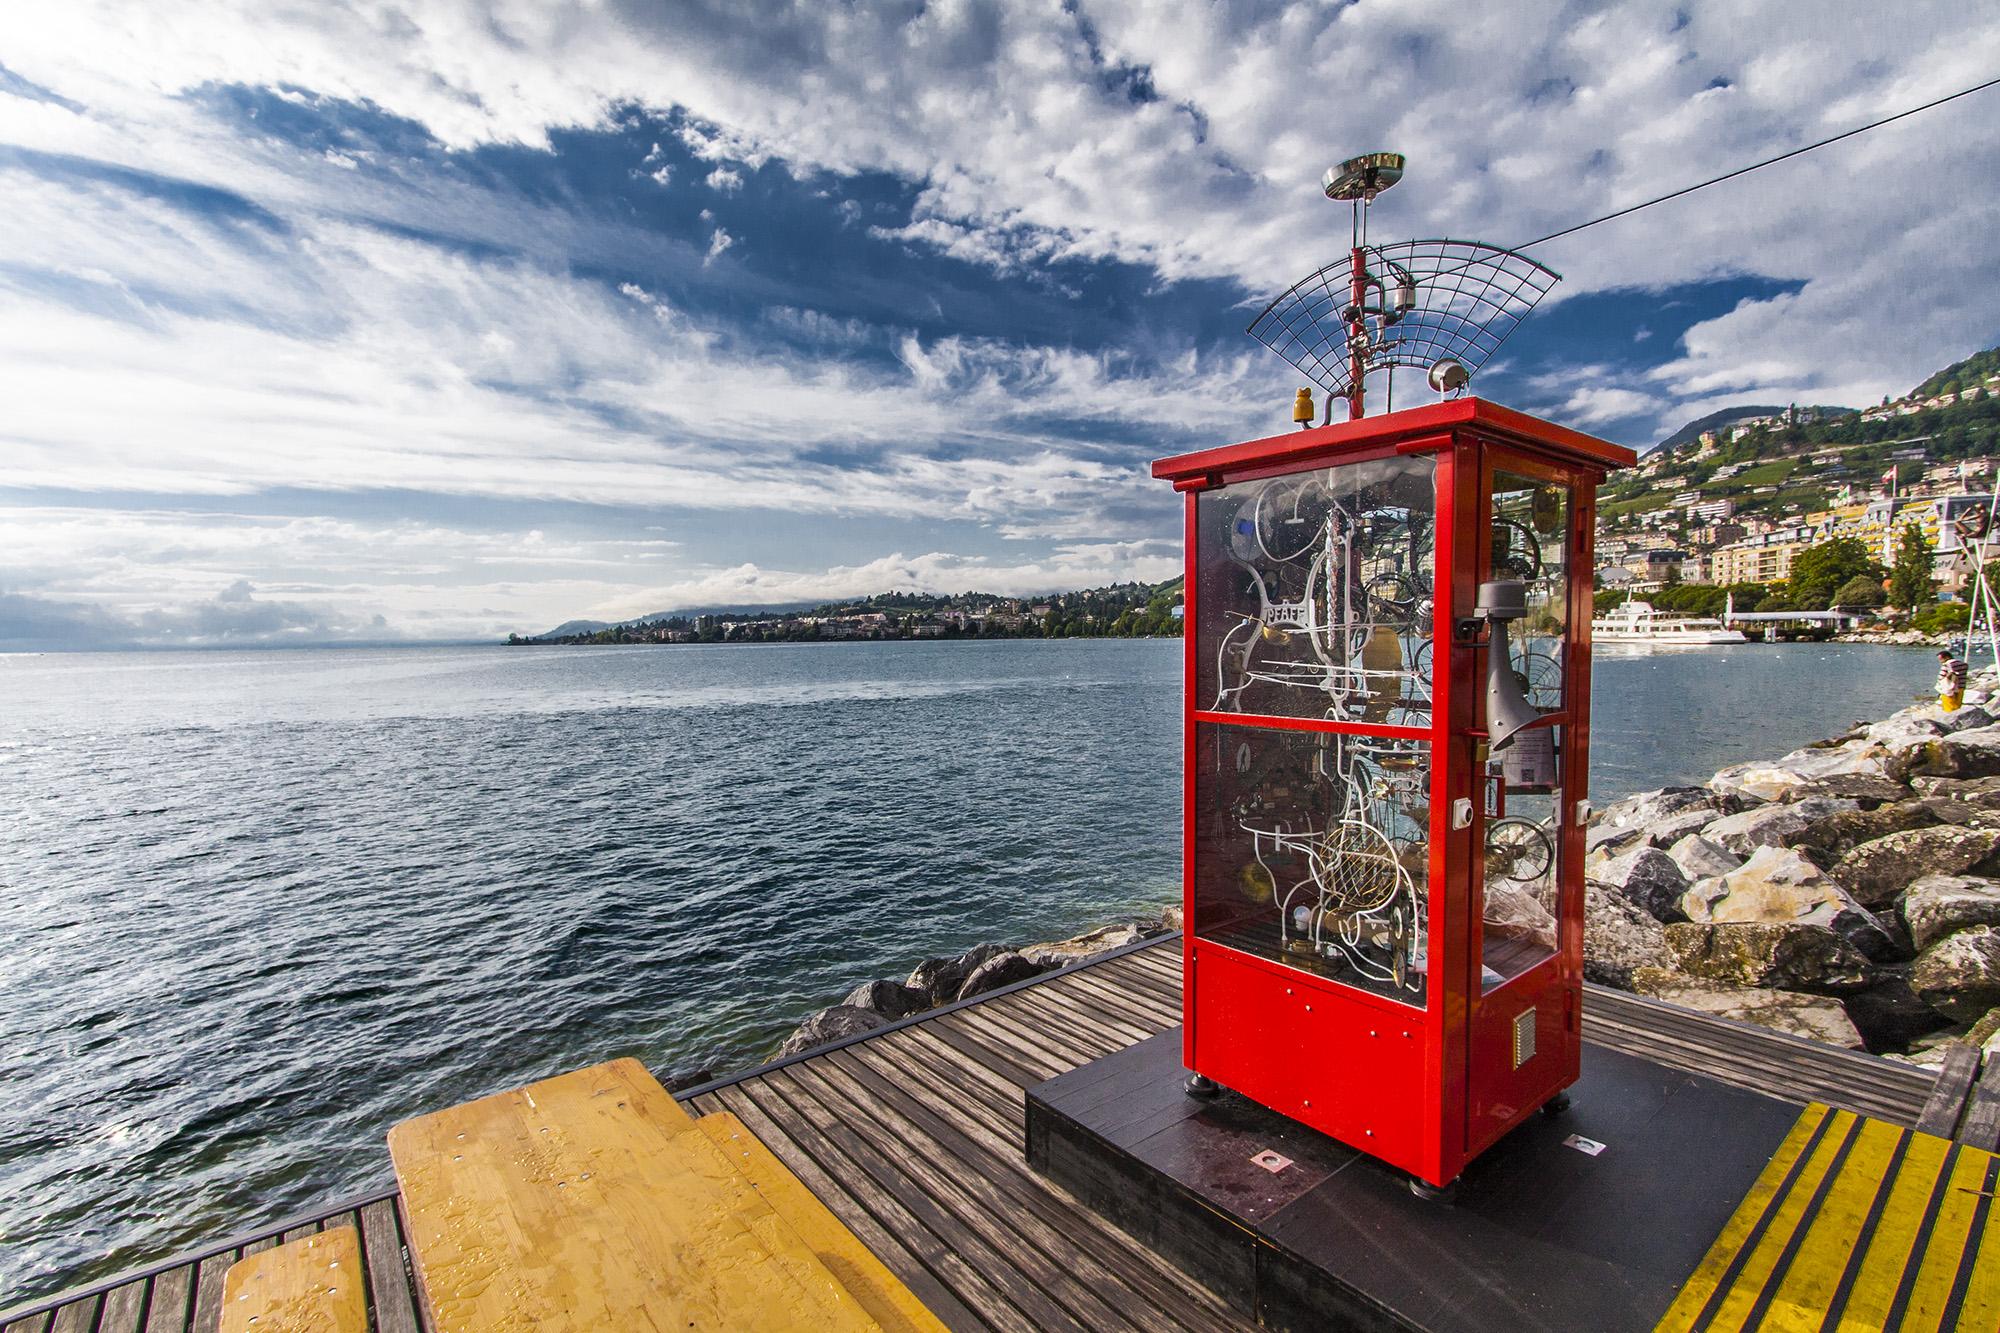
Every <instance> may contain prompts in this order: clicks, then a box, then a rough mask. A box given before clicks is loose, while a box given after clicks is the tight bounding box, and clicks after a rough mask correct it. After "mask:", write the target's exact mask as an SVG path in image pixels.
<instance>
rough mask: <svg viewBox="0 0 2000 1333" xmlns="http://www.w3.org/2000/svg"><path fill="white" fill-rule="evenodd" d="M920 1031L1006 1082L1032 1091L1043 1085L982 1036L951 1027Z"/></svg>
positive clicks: (932, 1025) (933, 1026)
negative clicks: (952, 1047) (957, 1050)
mask: <svg viewBox="0 0 2000 1333" xmlns="http://www.w3.org/2000/svg"><path fill="white" fill-rule="evenodd" d="M914 1030H916V1031H921V1032H924V1033H926V1034H928V1035H930V1036H931V1037H934V1038H936V1039H937V1040H938V1041H942V1042H949V1043H950V1044H951V1045H952V1046H954V1047H956V1048H957V1049H959V1050H961V1051H963V1052H965V1053H966V1055H967V1057H968V1058H970V1059H972V1060H973V1061H974V1062H976V1063H977V1064H978V1065H979V1066H980V1067H981V1068H984V1069H990V1070H992V1071H993V1073H994V1074H995V1076H997V1077H999V1078H1004V1079H1006V1080H1007V1081H1008V1082H1009V1083H1012V1084H1014V1085H1015V1086H1016V1087H1021V1088H1026V1087H1031V1086H1033V1085H1034V1084H1036V1083H1039V1082H1041V1081H1042V1076H1041V1075H1040V1074H1037V1073H1036V1072H1035V1071H1034V1070H1032V1069H1030V1068H1029V1067H1028V1066H1026V1065H1024V1064H1022V1063H1021V1062H1020V1061H1018V1060H1016V1059H1015V1058H1014V1057H1013V1056H1012V1055H1011V1054H1009V1053H1008V1052H1007V1051H1006V1050H1005V1049H1003V1048H1001V1047H999V1046H996V1045H994V1044H993V1043H992V1042H990V1041H988V1040H986V1039H984V1038H982V1037H981V1036H979V1034H977V1033H975V1032H971V1031H969V1030H967V1029H966V1028H963V1027H957V1026H954V1025H952V1024H950V1023H945V1022H941V1021H940V1022H934V1023H924V1024H922V1025H920V1026H919V1027H918V1028H916V1029H914Z"/></svg>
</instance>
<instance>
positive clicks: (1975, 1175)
mask: <svg viewBox="0 0 2000 1333" xmlns="http://www.w3.org/2000/svg"><path fill="white" fill-rule="evenodd" d="M1992 1160H1993V1157H1992V1154H1990V1153H1983V1152H1980V1151H1979V1150H1977V1149H1968V1148H1961V1149H1959V1153H1958V1161H1957V1162H1956V1163H1954V1164H1953V1166H1952V1169H1951V1181H1950V1183H1949V1184H1947V1185H1946V1186H1945V1192H1944V1202H1943V1204H1942V1205H1940V1206H1939V1208H1938V1212H1937V1221H1936V1222H1934V1223H1933V1224H1932V1225H1931V1234H1930V1239H1929V1242H1928V1243H1927V1244H1926V1245H1925V1246H1924V1262H1923V1267H1921V1268H1919V1269H1918V1270H1917V1282H1916V1285H1915V1286H1914V1287H1912V1288H1911V1289H1910V1304H1909V1306H1908V1307H1907V1308H1906V1309H1905V1310H1904V1311H1903V1322H1902V1325H1901V1327H1902V1330H1903V1333H1935V1330H1936V1329H1937V1326H1938V1324H1939V1323H1940V1322H1941V1321H1942V1320H1943V1319H1944V1311H1945V1307H1946V1306H1947V1305H1949V1304H1950V1303H1951V1288H1952V1284H1953V1283H1954V1282H1956V1281H1957V1279H1958V1269H1959V1265H1961V1264H1963V1263H1964V1262H1965V1255H1966V1250H1967V1248H1968V1246H1967V1236H1968V1235H1969V1233H1970V1232H1971V1230H1972V1215H1973V1213H1974V1212H1975V1211H1976V1210H1977V1209H1978V1206H1979V1194H1980V1191H1981V1190H1982V1189H1984V1188H1985V1186H1986V1166H1987V1163H1989V1162H1991V1161H1992ZM1961 1327H1971V1326H1970V1325H1964V1324H1961Z"/></svg>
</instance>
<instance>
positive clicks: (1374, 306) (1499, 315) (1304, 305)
mask: <svg viewBox="0 0 2000 1333" xmlns="http://www.w3.org/2000/svg"><path fill="white" fill-rule="evenodd" d="M1361 253H1362V256H1363V263H1364V273H1363V293H1362V300H1361V302H1360V303H1359V304H1358V305H1357V303H1356V302H1355V300H1354V267H1353V263H1352V260H1351V259H1341V260H1339V261H1337V262H1335V263H1332V264H1328V265H1327V266H1326V267H1325V268H1323V269H1320V270H1319V271H1318V272H1316V273H1313V274H1310V275H1308V276H1306V277H1304V278H1301V279H1300V280H1299V281H1298V282H1296V283H1294V284H1293V285H1292V286H1291V287H1290V288H1289V289H1288V290H1287V291H1286V292H1285V293H1284V294H1283V295H1282V296H1280V297H1279V298H1278V299H1277V300H1275V301H1273V302H1271V304H1270V305H1269V306H1267V307H1265V310H1264V313H1263V314H1261V315H1259V316H1257V318H1256V319H1255V320H1253V321H1252V322H1251V324H1250V329H1249V332H1250V336H1251V337H1253V338H1255V339H1256V340H1257V341H1259V342H1261V343H1263V344H1264V345H1265V346H1266V347H1268V348H1270V349H1271V350H1272V351H1274V352H1276V353H1277V354H1278V355H1279V356H1281V357H1283V358H1285V360H1287V361H1289V362H1291V363H1292V364H1293V365H1294V366H1297V367H1298V368H1299V370H1300V371H1301V372H1302V373H1303V374H1304V375H1305V376H1306V378H1307V379H1309V380H1311V381H1312V382H1313V383H1314V384H1317V385H1319V386H1320V387H1321V388H1322V389H1324V390H1326V391H1327V392H1328V393H1329V394H1332V395H1333V396H1335V397H1345V396H1347V395H1348V393H1349V392H1350V391H1351V390H1352V389H1353V388H1354V377H1353V373H1352V367H1353V364H1354V355H1355V353H1356V352H1359V353H1360V359H1361V362H1362V366H1363V373H1366V371H1369V370H1375V369H1379V368H1381V367H1384V366H1414V367H1416V368H1418V369H1421V370H1425V371H1428V370H1430V369H1431V367H1433V366H1435V365H1437V364H1438V363H1439V362H1440V361H1442V360H1445V359H1447V358H1449V359H1451V360H1453V361H1457V362H1460V363H1462V364H1463V365H1464V367H1465V369H1466V371H1467V372H1468V373H1470V372H1473V371H1477V370H1478V369H1479V368H1480V367H1481V366H1483V365H1485V364H1486V362H1487V360H1488V359H1489V358H1490V357H1491V356H1492V355H1493V353H1494V352H1495V351H1496V350H1498V348H1499V346H1500V344H1501V343H1502V342H1504V341H1506V339H1507V335H1508V334H1510V333H1512V332H1513V331H1514V326H1515V325H1517V324H1519V323H1520V322H1521V320H1522V318H1523V317H1525V316H1526V315H1527V313H1528V312H1529V311H1531V310H1533V309H1534V308H1535V305H1536V303H1537V302H1539V301H1540V300H1541V299H1542V298H1543V297H1544V296H1546V295H1548V293H1549V289H1550V288H1552V287H1554V286H1555V285H1556V284H1557V283H1558V282H1560V281H1562V275H1561V274H1559V273H1557V272H1555V271H1554V270H1553V269H1549V268H1545V267H1543V266H1542V265H1540V264H1537V263H1536V262H1535V261H1534V260H1532V259H1530V258H1528V257H1527V256H1526V255H1523V254H1520V253H1518V252H1516V251H1513V250H1502V249H1500V248H1499V247H1498V246H1492V245H1482V244H1480V243H1479V242H1477V241H1450V240H1434V241H1403V242H1399V243H1397V244H1394V245H1368V246H1363V247H1361Z"/></svg>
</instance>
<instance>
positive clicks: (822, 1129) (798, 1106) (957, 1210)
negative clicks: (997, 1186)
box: [763, 1065, 1077, 1328]
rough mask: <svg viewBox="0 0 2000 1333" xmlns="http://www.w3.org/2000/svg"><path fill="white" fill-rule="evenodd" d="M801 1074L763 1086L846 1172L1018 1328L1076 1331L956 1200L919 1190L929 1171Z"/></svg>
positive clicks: (788, 1072) (932, 1176) (787, 1072)
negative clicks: (915, 1226)
mask: <svg viewBox="0 0 2000 1333" xmlns="http://www.w3.org/2000/svg"><path fill="white" fill-rule="evenodd" d="M804 1068H805V1067H804V1066H797V1065H795V1066H793V1067H792V1068H790V1069H784V1070H779V1071H778V1072H776V1073H774V1074H772V1075H770V1076H769V1077H768V1078H766V1079H765V1080H763V1082H764V1084H765V1086H766V1087H768V1088H770V1089H772V1090H773V1091H775V1092H777V1093H778V1094H779V1095H780V1096H781V1097H782V1098H783V1099H784V1102H785V1104H786V1106H787V1107H789V1109H790V1111H791V1112H792V1114H794V1115H797V1116H801V1117H803V1118H804V1119H805V1120H806V1121H807V1122H808V1123H810V1124H811V1125H812V1127H813V1128H814V1129H815V1130H816V1131H818V1132H819V1133H820V1134H821V1135H822V1136H824V1137H825V1138H826V1139H828V1140H829V1141H831V1142H833V1143H836V1144H838V1146H839V1148H840V1150H841V1152H842V1153H843V1154H844V1155H845V1156H846V1157H847V1159H848V1161H849V1163H850V1164H851V1169H853V1170H854V1171H856V1172H857V1173H858V1174H859V1175H860V1176H862V1177H865V1179H866V1180H867V1181H868V1183H869V1186H870V1187H871V1188H872V1189H874V1190H875V1191H877V1192H878V1194H879V1195H880V1196H882V1197H884V1198H886V1199H893V1200H895V1201H896V1203H897V1204H899V1205H900V1206H901V1207H902V1209H903V1210H904V1211H905V1212H907V1213H908V1214H909V1215H910V1217H911V1218H912V1219H914V1220H916V1221H918V1222H920V1223H921V1225H922V1226H923V1228H924V1229H925V1230H927V1231H928V1232H929V1233H930V1234H931V1235H933V1236H935V1237H937V1238H938V1240H939V1241H941V1242H942V1243H943V1244H944V1245H945V1247H946V1248H948V1249H949V1250H950V1251H951V1252H953V1253H955V1254H959V1255H962V1256H963V1257H964V1259H965V1261H966V1263H967V1264H968V1265H969V1266H970V1267H972V1268H975V1269H976V1270H977V1271H978V1272H979V1273H980V1275H981V1276H982V1277H983V1278H984V1279H985V1280H986V1283H987V1285H988V1286H989V1287H990V1288H991V1289H992V1290H993V1292H994V1294H995V1295H996V1296H997V1297H999V1298H1000V1299H1002V1300H1004V1301H1005V1302H1006V1304H1007V1305H1008V1306H1010V1307H1011V1308H1012V1309H1013V1310H1014V1311H1017V1312H1018V1314H1019V1316H1020V1318H1021V1319H1022V1320H1023V1321H1024V1323H1025V1326H1027V1327H1031V1328H1073V1327H1076V1326H1077V1325H1076V1323H1075V1321H1074V1320H1073V1319H1072V1318H1071V1317H1070V1315H1069V1313H1068V1311H1067V1309H1066V1308H1065V1307H1064V1305H1063V1303H1062V1302H1061V1301H1059V1300H1057V1299H1055V1298H1053V1297H1051V1296H1050V1295H1049V1294H1048V1292H1047V1290H1046V1289H1045V1288H1044V1287H1043V1286H1042V1285H1041V1284H1040V1283H1038V1282H1036V1281H1035V1280H1033V1278H1032V1277H1031V1276H1030V1275H1029V1274H1028V1273H1026V1272H1024V1271H1023V1270H1022V1269H1021V1267H1020V1266H1019V1264H1018V1262H1017V1260H1018V1258H1019V1256H1017V1255H1013V1254H1009V1253H1007V1252H1006V1250H1005V1249H1004V1248H1003V1247H995V1246H994V1245H993V1244H991V1243H990V1242H989V1240H988V1239H987V1236H986V1234H985V1233H984V1232H983V1231H982V1230H981V1229H980V1228H979V1227H978V1226H976V1225H973V1224H971V1223H969V1222H968V1219H967V1217H966V1215H965V1213H964V1211H963V1209H962V1207H954V1206H953V1205H954V1204H957V1203H958V1202H959V1201H958V1200H956V1199H955V1198H952V1197H949V1196H948V1193H947V1192H944V1191H938V1190H933V1189H932V1188H928V1187H927V1186H928V1185H929V1183H930V1182H931V1181H934V1180H936V1179H937V1172H936V1170H935V1168H929V1167H928V1166H927V1164H924V1163H920V1162H917V1161H915V1160H914V1158H915V1156H916V1154H914V1153H912V1152H910V1151H909V1150H908V1149H907V1147H906V1146H905V1145H903V1144H899V1143H896V1142H893V1141H889V1140H886V1139H885V1138H884V1136H883V1135H881V1134H880V1133H879V1131H877V1130H876V1128H875V1127H873V1126H864V1125H860V1124H856V1123H853V1121H852V1120H851V1119H850V1118H849V1117H848V1116H847V1115H845V1114H843V1112H844V1111H845V1110H846V1107H845V1106H844V1104H843V1103H842V1102H841V1100H840V1099H839V1098H838V1097H835V1096H833V1095H831V1094H829V1093H827V1092H826V1091H825V1089H824V1086H823V1085H822V1084H821V1082H820V1080H818V1079H816V1078H811V1077H809V1076H806V1077H802V1076H801V1075H800V1073H799V1071H800V1070H802V1069H804ZM906 1168H907V1169H906ZM920 1182H923V1183H920ZM980 1313H981V1314H982V1315H983V1316H985V1317H987V1318H989V1319H995V1318H996V1316H1002V1315H1004V1314H1005V1313H1006V1311H1002V1310H998V1309H995V1310H992V1311H989V1310H987V1309H986V1308H983V1307H982V1308H981V1310H980Z"/></svg>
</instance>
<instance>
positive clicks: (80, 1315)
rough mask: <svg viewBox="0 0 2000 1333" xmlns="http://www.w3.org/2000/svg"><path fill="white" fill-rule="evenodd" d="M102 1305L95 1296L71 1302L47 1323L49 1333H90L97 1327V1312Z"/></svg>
mask: <svg viewBox="0 0 2000 1333" xmlns="http://www.w3.org/2000/svg"><path fill="white" fill-rule="evenodd" d="M103 1304H104V1302H103V1301H102V1300H101V1299H100V1298H98V1297H96V1296H86V1297H84V1298H83V1299H82V1300H80V1301H71V1302H70V1303H69V1304H67V1305H65V1306H63V1307H62V1308H61V1309H60V1310H57V1311H56V1314H55V1318H54V1319H51V1320H50V1321H49V1333H91V1330H93V1329H95V1328H96V1327H97V1312H98V1310H99V1309H100V1308H102V1306H103Z"/></svg>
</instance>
